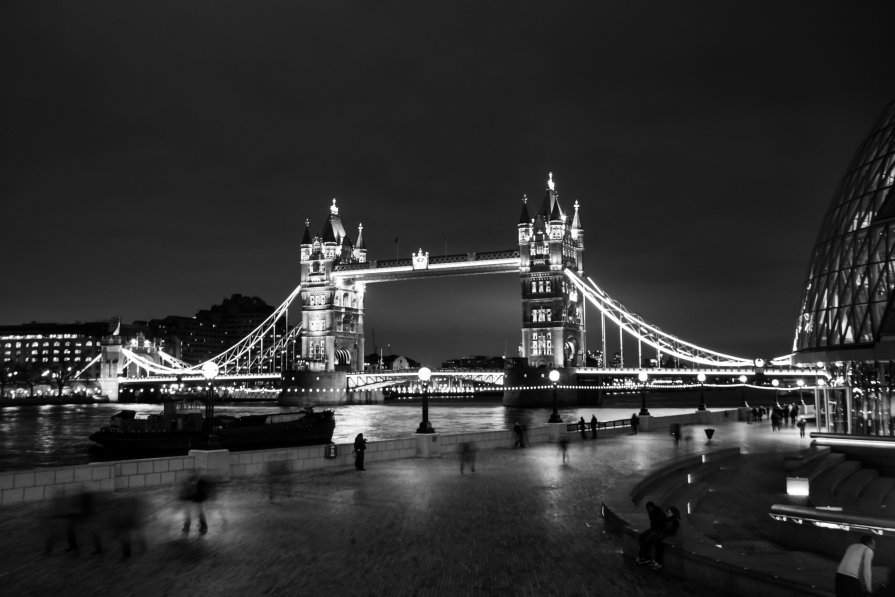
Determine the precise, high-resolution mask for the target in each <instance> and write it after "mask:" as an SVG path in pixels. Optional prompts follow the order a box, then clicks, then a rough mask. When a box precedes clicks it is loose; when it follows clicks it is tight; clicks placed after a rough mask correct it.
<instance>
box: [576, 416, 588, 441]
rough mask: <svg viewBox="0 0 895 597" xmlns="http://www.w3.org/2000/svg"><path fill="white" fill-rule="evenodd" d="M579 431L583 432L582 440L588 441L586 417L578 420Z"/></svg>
mask: <svg viewBox="0 0 895 597" xmlns="http://www.w3.org/2000/svg"><path fill="white" fill-rule="evenodd" d="M578 431H580V432H581V439H587V423H585V422H584V417H581V418H580V419H578Z"/></svg>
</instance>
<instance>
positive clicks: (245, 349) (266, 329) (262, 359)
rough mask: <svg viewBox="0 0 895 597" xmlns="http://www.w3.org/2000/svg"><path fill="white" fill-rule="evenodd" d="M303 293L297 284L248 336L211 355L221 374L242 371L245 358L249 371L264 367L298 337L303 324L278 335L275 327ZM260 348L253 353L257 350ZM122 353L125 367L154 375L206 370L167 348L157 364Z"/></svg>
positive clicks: (161, 352) (245, 366) (132, 353)
mask: <svg viewBox="0 0 895 597" xmlns="http://www.w3.org/2000/svg"><path fill="white" fill-rule="evenodd" d="M300 292H301V284H299V285H298V286H296V287H295V290H293V291H292V292H291V293H290V294H289V296H288V297H286V300H284V301H283V302H282V303H281V304H280V306H279V307H277V308H276V309H274V311H273V313H271V314H270V315H269V316H268V317H267V318H266V319H265V320H264V321H262V322H261V323H260V324H258V326H257V327H256V328H255V329H254V330H252V331H251V332H250V333H249V334H248V335H246V337H245V338H243V339H242V340H240V341H239V342H237V343H236V344H234V345H233V346H231V347H230V348H228V349H227V350H225V351H224V352H222V353H220V354H219V355H217V356H215V357H213V358H211V359H210V360H211V361H214V362H215V363H217V365H218V367H219V368H220V371H221V375H227V374H231V373H238V372H239V368H240V360H244V362H243V364H242V367H243V368H244V369H245V370H246V371H250V370H251V367H252V366H255V365H257V366H259V367H260V366H263V365H264V363H267V362H271V359H272V358H274V357H276V354H277V351H278V350H283V349H284V347H285V346H286V344H287V342H288V341H290V340H294V339H295V338H296V337H297V336H298V334H299V332H300V330H301V325H297V326H295V327H294V328H293V329H292V330H289V331H287V332H286V333H284V334H283V336H282V337H280V338H277V337H276V335H275V326H276V325H277V323H278V322H279V320H280V319H281V318H282V317H283V316H284V315H286V314H287V313H288V311H289V306H290V305H291V304H292V301H294V300H295V297H297V296H298V294H299V293H300ZM265 337H273V338H274V339H275V340H276V341H275V342H272V343H271V345H270V346H269V347H268V348H266V349H265V348H264V338H265ZM255 348H257V349H258V350H257V351H255V352H254V353H253V350H254V349H255ZM121 352H122V354H124V355H125V357H126V362H125V364H124V366H127V365H129V364H133V365H136V366H137V367H139V368H141V369H143V370H145V371H146V372H148V373H150V374H151V375H174V376H177V375H193V374H195V375H200V374H201V373H202V363H199V364H196V365H190V364H188V363H186V362H184V361H182V360H180V359H177V358H175V357H173V356H171V355H169V354H167V353H166V352H164V351H161V350H160V351H158V355H159V357H160V359H161V360H162V361H163V362H164V363H167V364H162V363H156V362H154V361H152V360H151V359H148V358H146V357H144V356H142V355H139V354H137V353H135V352H133V351H131V350H128V349H126V348H122V351H121ZM122 368H123V367H122Z"/></svg>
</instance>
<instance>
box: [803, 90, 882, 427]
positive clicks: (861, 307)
mask: <svg viewBox="0 0 895 597" xmlns="http://www.w3.org/2000/svg"><path fill="white" fill-rule="evenodd" d="M893 189H895V102H893V103H891V104H889V105H888V106H887V107H886V109H885V110H884V111H883V113H882V116H881V117H880V118H879V120H878V121H877V123H876V125H875V126H874V127H873V129H872V130H871V131H870V134H869V135H868V136H867V138H866V139H865V140H864V142H863V143H862V144H861V145H860V147H859V148H858V150H857V152H856V153H855V156H854V158H853V159H852V162H851V164H850V165H849V167H848V170H847V171H846V173H845V176H844V177H843V178H842V180H841V182H840V183H839V186H838V188H837V189H836V191H835V193H834V195H833V199H832V201H831V202H830V205H829V208H828V209H827V212H826V214H825V216H824V219H823V222H822V224H821V228H820V233H819V234H818V236H817V241H816V242H815V245H814V250H813V252H812V254H811V262H810V265H809V268H808V275H807V277H806V280H805V283H804V286H803V291H802V298H801V304H800V312H799V319H798V324H797V326H796V332H795V339H794V345H793V350H794V351H795V355H794V361H795V362H796V363H802V364H814V365H815V366H821V367H824V368H825V369H826V370H827V372H828V374H829V375H828V380H829V381H828V382H827V383H826V384H825V385H824V386H823V387H822V388H820V389H819V390H818V391H817V392H816V393H815V394H816V401H815V402H816V404H815V406H816V408H817V417H818V420H817V423H818V429H819V431H821V432H823V433H829V434H850V435H862V436H868V435H869V436H886V435H887V436H893V435H895V420H893V418H892V407H893V384H895V191H893Z"/></svg>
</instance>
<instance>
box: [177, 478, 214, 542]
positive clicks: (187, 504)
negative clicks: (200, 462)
mask: <svg viewBox="0 0 895 597" xmlns="http://www.w3.org/2000/svg"><path fill="white" fill-rule="evenodd" d="M212 491H213V489H212V484H211V481H209V480H208V479H207V478H205V477H204V476H202V475H199V474H197V473H193V474H191V475H190V476H189V477H187V478H186V479H184V481H183V483H182V484H181V486H180V501H182V502H183V504H184V507H183V510H184V516H183V528H182V529H181V530H183V532H184V533H189V532H190V526H191V525H192V515H193V512H194V511H195V512H196V513H197V514H198V515H199V533H200V534H202V535H204V534H205V533H207V532H208V522H207V521H206V519H205V501H206V500H208V499H209V498H210V497H211V494H212Z"/></svg>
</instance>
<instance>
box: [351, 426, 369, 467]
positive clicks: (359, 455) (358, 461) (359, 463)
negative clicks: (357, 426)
mask: <svg viewBox="0 0 895 597" xmlns="http://www.w3.org/2000/svg"><path fill="white" fill-rule="evenodd" d="M366 449H367V440H366V439H364V434H363V433H358V434H357V437H356V438H354V468H356V469H357V470H359V471H365V470H367V469H365V468H364V450H366Z"/></svg>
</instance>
